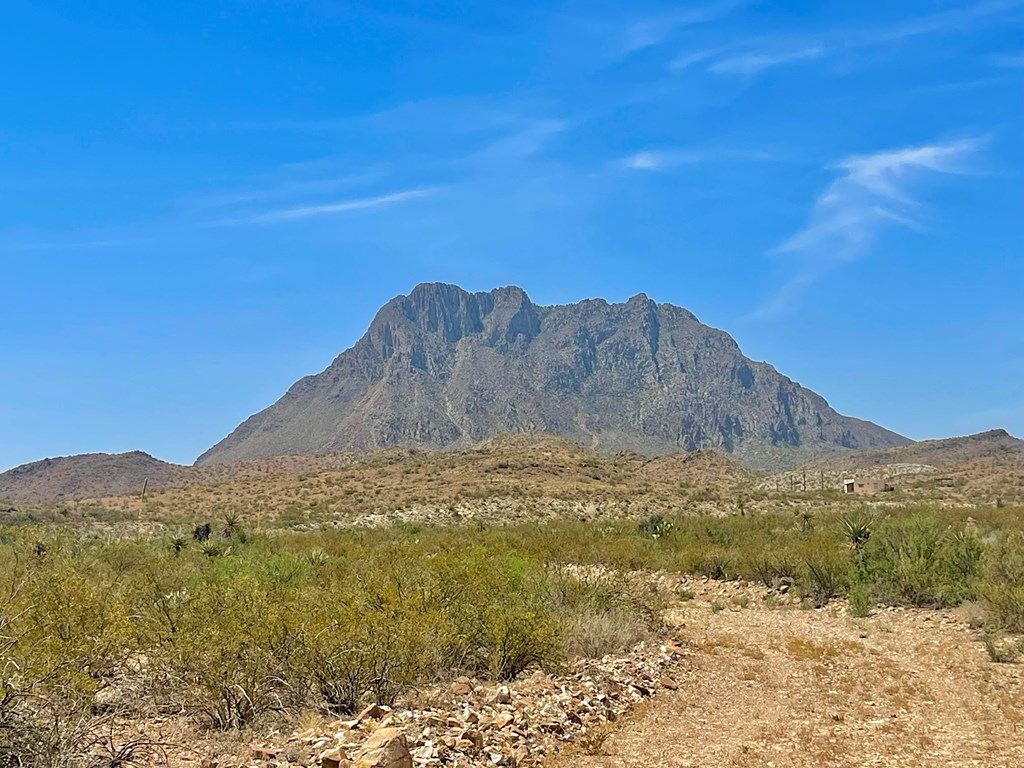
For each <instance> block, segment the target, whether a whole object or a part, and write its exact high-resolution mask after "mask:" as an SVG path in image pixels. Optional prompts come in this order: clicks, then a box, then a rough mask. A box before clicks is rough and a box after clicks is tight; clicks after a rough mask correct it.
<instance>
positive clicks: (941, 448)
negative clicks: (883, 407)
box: [806, 429, 1024, 473]
mask: <svg viewBox="0 0 1024 768" xmlns="http://www.w3.org/2000/svg"><path fill="white" fill-rule="evenodd" d="M1001 457H1002V458H1008V459H1012V460H1015V461H1017V462H1022V463H1024V440H1019V439H1017V438H1016V437H1013V436H1012V435H1010V434H1009V433H1008V432H1007V431H1006V430H1005V429H991V430H989V431H988V432H979V433H978V434H976V435H966V436H964V437H947V438H943V439H941V440H922V441H921V442H918V443H912V444H910V445H901V446H894V447H889V448H876V449H874V450H870V451H862V452H859V453H851V454H848V455H845V456H838V457H831V458H826V459H818V460H816V461H811V462H808V463H807V465H806V468H807V470H808V471H818V470H823V469H824V470H827V469H836V470H839V469H842V470H845V471H846V472H848V473H854V472H870V471H872V470H873V469H877V468H879V467H885V466H889V465H896V464H905V465H921V466H930V467H936V468H942V467H949V466H954V465H957V464H963V463H965V462H969V461H973V460H974V459H998V458H1001Z"/></svg>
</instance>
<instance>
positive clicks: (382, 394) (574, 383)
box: [196, 283, 910, 469]
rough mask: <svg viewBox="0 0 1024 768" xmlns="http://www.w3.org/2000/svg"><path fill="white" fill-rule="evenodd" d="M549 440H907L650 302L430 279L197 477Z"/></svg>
mask: <svg viewBox="0 0 1024 768" xmlns="http://www.w3.org/2000/svg"><path fill="white" fill-rule="evenodd" d="M527 431H545V432H550V433H552V434H555V435H559V436H561V437H565V438H567V439H570V440H574V441H576V442H580V443H582V444H584V445H588V446H590V447H591V448H594V449H595V450H599V451H602V452H610V453H614V452H618V451H623V450H628V451H635V452H637V453H642V454H644V455H647V456H658V455H664V454H668V453H674V452H678V451H691V450H696V449H702V448H706V449H713V450H718V451H721V452H723V453H725V454H727V455H730V456H732V457H733V458H735V459H736V460H738V461H740V462H741V463H743V464H745V465H747V466H750V467H753V468H757V469H770V468H778V467H785V466H794V465H796V464H798V463H800V462H801V461H805V460H808V459H813V458H818V457H821V456H824V455H829V454H832V453H841V452H847V451H852V450H864V449H868V448H880V447H887V446H893V445H903V444H907V443H909V442H910V441H909V440H907V439H906V438H904V437H902V436H900V435H897V434H896V433H894V432H891V431H889V430H886V429H884V428H882V427H879V426H878V425H875V424H872V423H871V422H867V421H863V420H861V419H855V418H852V417H848V416H842V415H840V414H838V413H837V412H836V411H835V410H834V409H832V408H831V407H830V406H829V405H828V403H827V401H826V400H825V399H824V398H822V397H821V396H820V395H818V394H817V393H815V392H813V391H811V390H809V389H807V388H805V387H802V386H800V385H799V384H798V383H796V382H794V381H792V380H791V379H789V378H788V377H786V376H784V375H783V374H781V373H779V372H778V371H777V370H776V369H775V368H774V367H773V366H771V365H770V364H768V363H765V362H755V361H753V360H751V359H749V358H747V357H745V356H744V355H743V354H742V352H741V351H740V349H739V346H738V345H737V344H736V342H735V341H734V340H733V339H732V337H731V336H729V335H728V334H727V333H725V332H724V331H721V330H719V329H716V328H711V327H709V326H706V325H704V324H702V323H700V321H699V320H697V318H696V316H694V315H693V313H691V312H689V311H688V310H686V309H683V308H682V307H677V306H674V305H672V304H658V303H656V302H654V301H653V300H651V299H650V298H649V297H647V296H646V295H645V294H642V293H641V294H637V295H635V296H633V297H631V298H630V299H629V300H628V301H626V302H623V303H609V302H607V301H605V300H604V299H585V300H582V301H580V302H577V303H575V304H562V305H552V306H541V305H537V304H534V303H533V302H532V301H531V300H530V298H529V296H527V294H526V292H525V291H524V290H523V289H522V288H519V287H517V286H505V287H502V288H496V289H494V290H491V291H481V292H475V293H471V292H469V291H465V290H463V289H461V288H459V287H458V286H455V285H449V284H445V283H423V284H420V285H418V286H416V287H415V288H414V289H413V290H412V291H411V292H410V293H409V294H408V295H402V296H396V297H395V298H393V299H391V300H390V301H389V302H387V303H386V304H385V305H384V306H383V307H381V309H380V310H379V311H378V312H377V314H376V316H375V317H374V319H373V321H372V322H371V324H370V326H369V328H368V329H367V331H366V333H365V334H364V335H363V336H362V337H361V338H360V339H359V340H358V341H357V342H356V343H355V344H354V345H353V346H352V347H350V348H349V349H348V350H346V351H344V352H342V353H341V354H340V355H338V356H337V357H336V358H335V359H334V361H333V362H331V364H330V365H329V366H328V367H327V368H326V369H325V370H324V371H322V372H321V373H319V374H314V375H311V376H305V377H303V378H301V379H299V380H298V381H297V382H296V383H295V384H294V385H292V387H291V388H289V390H288V391H287V392H286V393H285V394H284V396H282V397H281V398H280V399H279V400H278V401H277V402H276V403H274V404H272V405H271V406H269V407H268V408H266V409H264V410H263V411H260V412H259V413H257V414H254V415H253V416H251V417H249V418H248V419H246V420H245V421H243V422H242V424H240V425H239V427H238V428H236V429H235V430H234V431H233V432H232V433H231V434H230V435H228V436H227V437H225V438H224V439H223V440H221V441H220V442H219V443H217V444H216V445H214V446H213V447H212V448H210V449H209V450H208V451H206V452H205V453H204V454H203V455H202V456H200V457H199V458H198V459H197V461H196V465H197V466H203V465H206V464H215V463H230V462H233V461H237V460H241V459H245V458H255V457H259V456H269V455H281V454H304V453H322V452H333V451H345V450H355V451H363V450H374V449H378V448H386V447H391V446H406V447H421V448H433V449H458V448H464V447H468V446H471V445H473V444H476V443H479V442H481V441H482V440H485V439H487V438H489V437H493V436H495V435H497V434H502V433H507V432H527Z"/></svg>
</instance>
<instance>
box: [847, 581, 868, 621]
mask: <svg viewBox="0 0 1024 768" xmlns="http://www.w3.org/2000/svg"><path fill="white" fill-rule="evenodd" d="M849 598H850V604H849V607H848V609H847V613H848V614H849V615H850V616H852V617H854V618H855V619H863V618H865V617H866V616H868V615H869V614H870V613H871V600H870V599H869V598H868V591H867V589H866V588H865V587H864V585H863V584H859V583H855V584H853V585H851V586H850V593H849Z"/></svg>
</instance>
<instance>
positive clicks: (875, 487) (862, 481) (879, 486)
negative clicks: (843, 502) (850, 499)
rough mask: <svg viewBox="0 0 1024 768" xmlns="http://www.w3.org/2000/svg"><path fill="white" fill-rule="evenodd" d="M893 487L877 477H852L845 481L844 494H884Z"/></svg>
mask: <svg viewBox="0 0 1024 768" xmlns="http://www.w3.org/2000/svg"><path fill="white" fill-rule="evenodd" d="M891 490H893V487H892V486H891V485H889V484H888V483H886V482H885V481H884V480H879V479H878V478H875V477H851V478H849V479H848V480H844V481H843V492H844V493H882V492H884V491H891Z"/></svg>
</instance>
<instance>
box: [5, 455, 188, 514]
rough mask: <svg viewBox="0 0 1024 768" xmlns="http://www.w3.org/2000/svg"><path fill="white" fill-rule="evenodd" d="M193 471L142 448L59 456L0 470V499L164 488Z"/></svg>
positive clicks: (88, 495) (74, 496) (114, 493)
mask: <svg viewBox="0 0 1024 768" xmlns="http://www.w3.org/2000/svg"><path fill="white" fill-rule="evenodd" d="M194 472H195V470H194V469H192V468H191V467H181V466H178V465H176V464H168V463H167V462H164V461H160V460H159V459H155V458H153V457H152V456H150V455H149V454H147V453H143V452H142V451H132V452H130V453H117V454H111V453H87V454H82V455H79V456H63V457H60V458H56V459H43V460H42V461H34V462H32V463H31V464H23V465H22V466H20V467H15V468H14V469H11V470H8V471H7V472H4V473H2V474H0V499H3V500H4V501H11V502H17V503H33V502H40V501H52V500H56V499H62V498H66V499H82V498H96V497H98V496H117V495H121V494H128V493H140V492H141V491H142V486H143V484H144V483H148V486H147V487H148V488H151V489H156V488H164V487H168V486H170V485H174V484H177V483H181V482H184V481H186V480H187V478H188V477H189V476H190V475H192V474H193V473H194Z"/></svg>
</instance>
